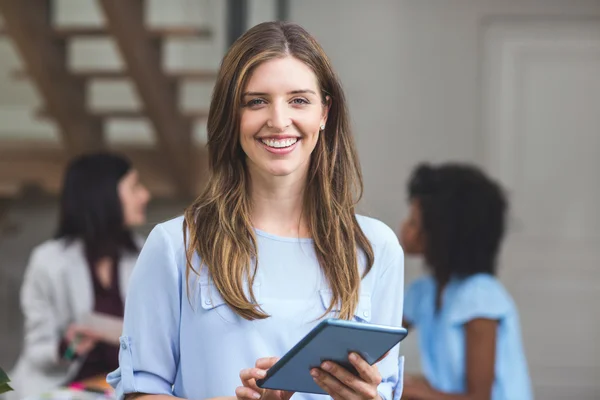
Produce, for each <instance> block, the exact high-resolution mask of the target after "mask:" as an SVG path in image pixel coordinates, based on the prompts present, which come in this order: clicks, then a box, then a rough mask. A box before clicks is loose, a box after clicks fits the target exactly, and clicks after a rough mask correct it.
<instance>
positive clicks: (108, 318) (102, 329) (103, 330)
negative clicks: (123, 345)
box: [79, 312, 123, 346]
mask: <svg viewBox="0 0 600 400" xmlns="http://www.w3.org/2000/svg"><path fill="white" fill-rule="evenodd" d="M79 325H81V326H83V327H85V328H87V329H90V330H92V331H94V332H95V333H96V334H97V335H99V336H100V337H101V339H102V340H103V341H104V342H106V343H110V344H114V345H116V346H118V345H119V337H120V336H121V332H123V319H122V318H118V317H114V316H112V315H108V314H100V313H94V312H93V313H90V314H87V315H86V316H85V317H83V318H82V320H81V321H80V323H79Z"/></svg>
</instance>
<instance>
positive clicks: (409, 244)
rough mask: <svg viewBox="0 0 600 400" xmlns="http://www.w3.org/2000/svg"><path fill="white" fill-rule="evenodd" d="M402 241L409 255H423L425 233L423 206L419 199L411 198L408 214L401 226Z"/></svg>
mask: <svg viewBox="0 0 600 400" xmlns="http://www.w3.org/2000/svg"><path fill="white" fill-rule="evenodd" d="M400 242H401V244H402V249H403V250H404V252H405V253H406V254H407V255H413V256H417V255H423V254H424V252H425V234H424V232H423V225H422V217H421V206H420V205H419V201H418V200H411V202H410V209H409V213H408V216H407V217H406V219H405V220H404V222H403V223H402V226H401V228H400Z"/></svg>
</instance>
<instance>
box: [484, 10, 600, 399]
mask: <svg viewBox="0 0 600 400" xmlns="http://www.w3.org/2000/svg"><path fill="white" fill-rule="evenodd" d="M482 43H483V51H484V64H483V65H484V67H483V71H482V72H483V73H482V78H483V83H484V87H485V89H484V93H483V96H482V99H483V102H484V113H483V115H484V116H483V118H482V123H483V132H484V134H485V140H484V148H483V149H482V150H483V152H484V154H485V157H484V160H483V163H484V165H486V167H487V168H488V170H489V171H490V173H492V174H493V175H494V176H497V177H499V178H500V180H501V181H502V182H503V183H504V185H505V186H506V187H507V188H508V190H509V194H510V199H511V203H512V212H511V215H512V217H511V225H510V231H509V235H508V237H507V241H506V242H505V246H504V251H503V256H502V260H501V265H500V271H501V272H500V274H501V279H502V281H503V282H504V283H505V284H506V286H507V287H508V289H509V291H510V292H511V293H512V294H513V296H514V297H515V300H516V302H517V305H518V306H519V310H520V313H521V322H522V327H523V335H524V341H525V348H526V352H527V357H528V361H529V366H530V372H531V376H532V379H533V382H534V387H535V394H536V398H538V399H543V400H552V399H557V400H558V399H577V400H586V399H590V400H591V399H600V344H598V341H599V340H600V23H599V22H598V21H589V20H588V21H585V20H560V19H557V18H552V19H548V20H544V19H536V20H533V21H525V20H520V21H519V20H516V21H510V20H504V21H494V22H493V23H491V24H489V25H488V26H487V28H486V30H485V36H484V39H483V41H482Z"/></svg>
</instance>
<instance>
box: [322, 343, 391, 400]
mask: <svg viewBox="0 0 600 400" xmlns="http://www.w3.org/2000/svg"><path fill="white" fill-rule="evenodd" d="M348 360H350V363H351V364H352V365H353V366H354V368H356V370H357V371H358V373H359V376H356V375H354V374H353V373H351V372H350V371H348V370H347V369H345V368H344V367H342V366H340V365H339V364H336V363H334V362H331V361H326V362H324V363H323V364H321V368H313V369H312V370H311V371H310V374H311V375H312V376H313V379H314V380H315V382H316V383H317V385H319V386H320V387H321V388H322V389H323V390H325V391H326V392H327V393H328V394H329V395H330V396H331V397H333V399H334V400H375V399H380V398H381V397H380V396H379V393H378V392H377V387H378V386H379V384H380V383H381V374H380V373H379V369H378V368H377V364H373V365H369V363H368V362H366V361H365V360H364V359H363V358H362V357H361V356H359V355H358V354H356V353H351V354H350V355H349V357H348Z"/></svg>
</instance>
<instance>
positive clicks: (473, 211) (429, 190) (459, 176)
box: [401, 164, 532, 400]
mask: <svg viewBox="0 0 600 400" xmlns="http://www.w3.org/2000/svg"><path fill="white" fill-rule="evenodd" d="M408 192H409V200H410V215H409V216H408V218H407V219H406V221H405V222H404V224H403V226H402V232H401V242H402V247H403V248H404V251H405V252H406V254H409V255H420V256H423V258H424V259H425V263H426V265H427V268H428V272H429V274H428V275H426V276H425V277H422V278H420V279H417V280H416V281H414V282H413V283H412V284H411V285H410V286H409V287H408V290H407V292H406V297H405V300H404V325H405V326H407V327H409V329H410V328H416V329H417V333H418V338H419V350H420V353H421V359H422V365H423V372H424V375H425V376H424V377H423V378H415V377H409V376H407V377H406V379H405V382H404V394H403V397H402V398H403V399H408V400H429V399H436V400H476V399H492V400H517V399H518V400H529V399H531V398H532V393H531V384H530V381H529V374H528V370H527V362H526V359H525V354H524V351H523V345H522V342H521V328H520V324H519V316H518V311H517V308H516V306H515V304H514V302H513V300H512V298H511V296H510V294H509V293H508V292H507V291H506V289H505V288H504V286H503V285H502V283H501V282H500V281H499V280H498V279H497V278H496V277H495V274H496V258H497V255H498V251H499V249H500V245H501V242H502V237H503V236H504V227H505V214H506V210H507V208H508V203H507V200H506V198H505V196H504V194H503V192H502V189H501V187H500V186H499V185H498V184H497V183H496V182H494V181H492V180H491V179H490V178H488V177H487V176H486V175H485V174H484V173H483V172H482V171H480V170H479V169H477V168H475V167H473V166H470V165H462V164H444V165H440V166H430V165H426V164H424V165H419V166H418V167H417V168H416V169H415V171H414V172H413V175H412V177H411V179H410V182H409V184H408Z"/></svg>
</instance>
